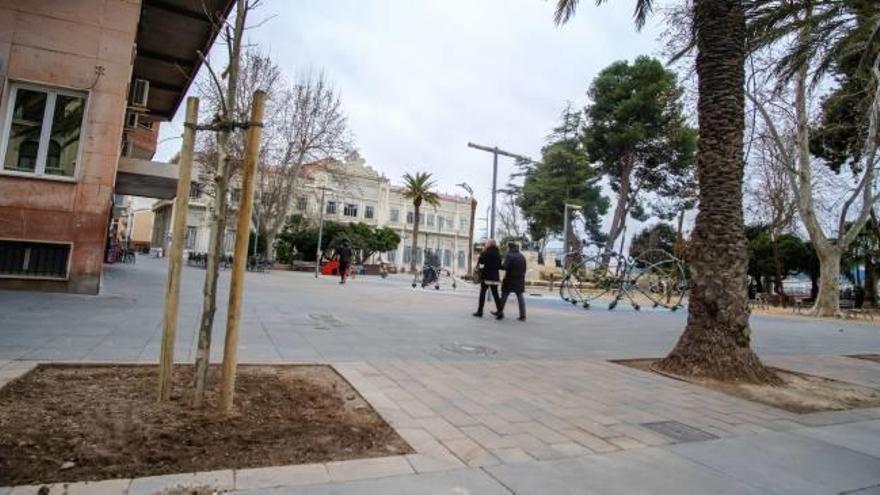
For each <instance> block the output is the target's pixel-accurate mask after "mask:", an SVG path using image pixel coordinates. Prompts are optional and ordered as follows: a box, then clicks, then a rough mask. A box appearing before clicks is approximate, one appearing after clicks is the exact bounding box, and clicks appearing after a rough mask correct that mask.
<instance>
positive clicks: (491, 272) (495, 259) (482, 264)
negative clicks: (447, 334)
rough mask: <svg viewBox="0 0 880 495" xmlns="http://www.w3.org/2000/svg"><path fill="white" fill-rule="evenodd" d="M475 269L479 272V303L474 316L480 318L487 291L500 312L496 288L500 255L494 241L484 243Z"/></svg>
mask: <svg viewBox="0 0 880 495" xmlns="http://www.w3.org/2000/svg"><path fill="white" fill-rule="evenodd" d="M477 268H478V270H479V271H480V303H479V306H477V312H476V313H474V316H476V317H478V318H482V317H483V306H484V305H485V304H486V292H487V291H491V292H492V299H494V300H495V309H496V310H498V311H500V310H501V309H500V308H501V302H500V300H499V298H498V286H499V285H500V284H501V282H500V280H501V277H500V276H499V274H498V270H499V269H501V253H500V252H499V251H498V245H497V244H496V243H495V240H494V239H489V240H488V241H486V245H485V246H484V247H483V251H482V252H481V253H480V258H479V260H477Z"/></svg>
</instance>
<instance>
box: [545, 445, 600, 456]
mask: <svg viewBox="0 0 880 495" xmlns="http://www.w3.org/2000/svg"><path fill="white" fill-rule="evenodd" d="M550 448H552V449H555V450H556V451H557V452H559V453H560V454H562V455H563V456H565V457H577V456H581V455H587V454H592V453H593V451H591V450H589V449H587V448H586V447H583V446H581V445H579V444H576V443H574V442H567V443H554V444H550Z"/></svg>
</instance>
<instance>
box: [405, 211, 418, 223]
mask: <svg viewBox="0 0 880 495" xmlns="http://www.w3.org/2000/svg"><path fill="white" fill-rule="evenodd" d="M415 218H416V216H415V215H414V214H413V212H411V211H408V212H406V223H408V224H412V223H413V222H414V221H415Z"/></svg>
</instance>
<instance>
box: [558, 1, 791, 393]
mask: <svg viewBox="0 0 880 495" xmlns="http://www.w3.org/2000/svg"><path fill="white" fill-rule="evenodd" d="M635 2H636V6H635V14H634V16H633V17H634V19H635V24H636V27H637V28H639V29H640V28H641V27H643V26H644V24H645V21H646V19H647V17H648V15H649V14H650V13H651V10H652V6H653V1H652V0H635ZM596 3H597V4H602V3H605V0H596ZM577 5H578V0H558V1H557V4H556V14H555V20H556V22H557V24H564V23H565V22H567V21H568V20H569V19H571V17H572V16H573V15H574V13H575V10H576V9H577ZM691 13H692V15H693V22H694V40H693V41H694V43H693V44H694V46H695V47H696V49H697V75H698V77H699V104H698V117H699V133H700V137H699V145H698V148H697V175H698V179H699V186H700V187H699V189H700V192H699V205H700V206H699V213H698V214H697V219H696V223H695V225H694V230H693V234H692V246H693V250H692V253H693V254H692V256H691V265H690V266H691V281H692V284H691V293H690V300H689V304H688V320H687V325H686V326H685V330H684V333H682V335H681V337H680V338H679V340H678V343H677V344H676V346H675V348H674V349H673V350H672V352H670V353H669V355H668V356H667V357H666V358H665V359H663V360H661V361H659V362H657V363H656V364H655V366H656V367H657V368H659V369H661V370H663V371H666V372H670V373H674V374H679V375H685V376H694V377H702V378H711V379H718V380H724V381H746V382H752V383H779V381H780V380H779V378H778V377H777V376H776V375H775V374H774V373H773V372H772V371H770V370H769V369H768V368H766V367H764V365H763V364H762V363H761V361H760V360H759V359H758V356H757V355H756V354H755V353H754V352H753V351H752V349H751V330H750V329H749V308H748V299H747V297H748V296H747V290H746V286H747V277H746V270H747V268H748V253H747V250H746V247H747V241H746V236H745V232H744V231H743V216H742V182H743V132H744V127H745V119H744V112H745V101H744V98H745V93H744V83H745V68H744V62H745V54H746V24H745V15H744V10H743V0H693V7H692V12H691Z"/></svg>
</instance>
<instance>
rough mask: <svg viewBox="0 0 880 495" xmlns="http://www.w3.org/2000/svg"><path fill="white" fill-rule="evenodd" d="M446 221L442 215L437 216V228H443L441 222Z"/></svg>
mask: <svg viewBox="0 0 880 495" xmlns="http://www.w3.org/2000/svg"><path fill="white" fill-rule="evenodd" d="M444 223H446V219H445V218H443V217H440V216H438V217H437V230H443V224H444Z"/></svg>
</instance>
